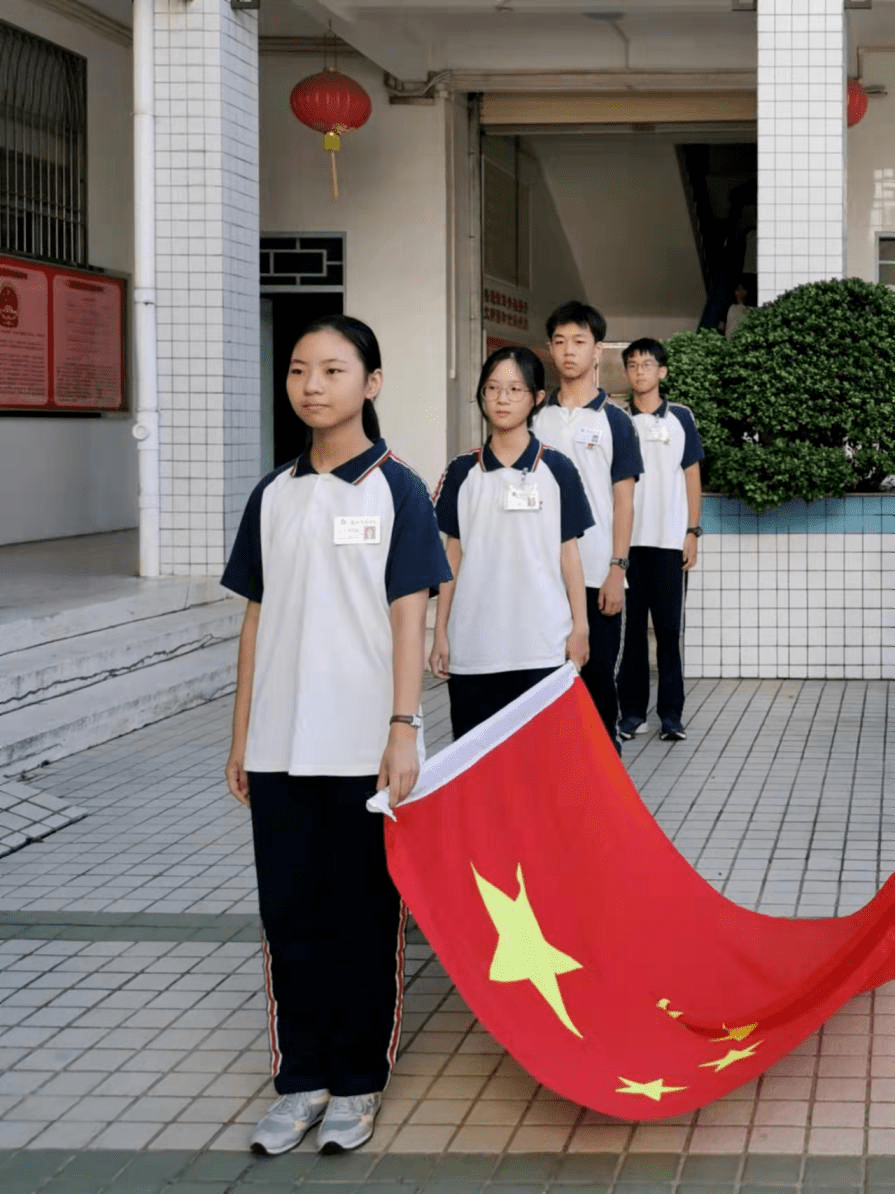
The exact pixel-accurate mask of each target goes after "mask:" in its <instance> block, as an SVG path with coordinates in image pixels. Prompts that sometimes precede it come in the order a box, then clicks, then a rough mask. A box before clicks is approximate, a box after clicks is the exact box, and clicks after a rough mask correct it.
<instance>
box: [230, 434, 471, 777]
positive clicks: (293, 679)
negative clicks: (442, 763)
mask: <svg viewBox="0 0 895 1194" xmlns="http://www.w3.org/2000/svg"><path fill="white" fill-rule="evenodd" d="M450 577H451V573H450V569H449V568H448V564H447V558H446V557H445V554H444V549H443V547H442V545H441V538H440V536H439V534H438V527H437V525H436V522H435V513H434V509H433V506H432V502H431V499H430V497H429V494H428V493H427V491H426V487H425V485H424V484H423V482H422V481H421V480H420V478H419V477H418V476H417V475H416V473H414V472H413V470H412V469H410V468H408V467H407V465H405V464H402V463H401V462H400V461H398V460H396V459H395V457H393V456H392V454H391V453H390V452H389V450H388V448H387V447H386V445H385V441H384V440H381V439H380V440H378V441H377V443H375V444H374V445H373V446H372V447H371V448H369V449H368V450H367V451H366V452H363V453H361V455H360V456H356V457H355V458H354V459H353V460H349V461H348V462H347V463H346V464H343V465H341V466H340V467H339V468H337V469H334V470H333V472H331V473H316V472H314V470H313V468H312V467H311V464H310V462H309V460H308V458H307V456H306V455H303V456H299V458H298V460H296V461H295V463H294V464H292V465H285V466H284V467H282V468H280V469H278V470H277V471H276V472H273V473H271V474H270V475H269V476H267V477H265V478H264V479H263V480H262V481H261V482H260V483H259V484H258V485H257V486H256V487H255V490H254V492H253V493H252V495H251V497H250V498H249V500H248V504H247V505H246V509H245V513H244V514H243V517H242V522H241V524H240V527H239V531H238V533H237V536H236V541H235V543H234V544H233V550H232V552H231V554H230V560H229V562H228V564H227V568H226V571H225V572H224V576H223V578H222V582H221V583H222V584H224V585H225V586H226V587H227V588H228V589H232V590H233V592H235V593H239V594H240V595H241V596H243V597H246V598H248V600H250V601H260V602H261V613H260V619H259V623H258V637H257V641H256V646H255V672H254V678H253V682H252V707H251V715H250V718H249V733H248V743H247V746H246V757H245V768H246V770H247V771H279V772H284V771H285V772H288V773H289V774H290V775H375V774H376V773H377V772H378V771H379V764H380V761H381V759H382V752H383V750H384V749H385V744H386V739H387V737H388V724H389V718H390V716H391V714H392V694H393V682H392V633H391V624H390V621H389V605H390V603H391V602H392V601H395V600H397V599H398V598H399V597H403V596H406V595H407V594H409V593H416V592H419V591H420V590H421V589H427V590H429V591H433V590H437V588H438V586H439V585H440V584H441V583H442V581H445V580H450ZM402 712H406V713H412V712H414V710H412V709H407V710H402ZM419 737H420V741H422V734H420V736H419Z"/></svg>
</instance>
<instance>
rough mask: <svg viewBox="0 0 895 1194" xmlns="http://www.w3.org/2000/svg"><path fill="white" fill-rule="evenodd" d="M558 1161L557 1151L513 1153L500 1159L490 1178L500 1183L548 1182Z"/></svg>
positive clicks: (554, 1173)
mask: <svg viewBox="0 0 895 1194" xmlns="http://www.w3.org/2000/svg"><path fill="white" fill-rule="evenodd" d="M559 1161H560V1155H559V1154H558V1153H514V1154H512V1155H510V1156H506V1157H504V1158H503V1159H502V1160H501V1162H500V1164H499V1165H498V1166H497V1169H496V1170H495V1171H494V1176H493V1177H492V1179H491V1180H492V1181H494V1182H499V1183H501V1184H504V1183H510V1184H513V1183H515V1184H519V1183H528V1182H549V1181H551V1180H552V1179H553V1178H555V1177H556V1174H557V1171H558V1169H559Z"/></svg>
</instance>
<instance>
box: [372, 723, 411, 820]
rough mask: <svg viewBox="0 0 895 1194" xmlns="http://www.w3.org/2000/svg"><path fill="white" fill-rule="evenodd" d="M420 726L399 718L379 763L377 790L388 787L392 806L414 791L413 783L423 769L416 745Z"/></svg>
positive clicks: (390, 805)
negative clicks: (414, 725) (406, 723)
mask: <svg viewBox="0 0 895 1194" xmlns="http://www.w3.org/2000/svg"><path fill="white" fill-rule="evenodd" d="M416 735H417V730H416V729H415V728H414V727H413V726H408V725H405V724H404V723H403V722H396V723H395V724H394V725H393V726H391V727H390V729H389V733H388V742H387V743H386V746H385V750H384V751H383V754H382V762H381V763H380V764H379V778H378V779H377V780H376V791H377V792H381V791H382V789H383V788H388V803H389V807H391V808H394V807H395V805H396V804H400V803H401V801H402V800H403V799H404V797H405V796H409V795H410V793H411V792H412V791H413V785H414V784H415V783H416V781H417V777H418V776H419V773H420V758H419V754H418V753H417V749H416Z"/></svg>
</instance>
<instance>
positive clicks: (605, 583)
mask: <svg viewBox="0 0 895 1194" xmlns="http://www.w3.org/2000/svg"><path fill="white" fill-rule="evenodd" d="M605 335H606V321H605V320H604V318H603V316H602V315H601V314H600V312H599V311H597V310H596V308H594V307H590V306H587V305H586V304H585V303H579V302H570V303H564V304H563V306H561V307H558V308H557V309H556V310H555V311H554V312H553V314H552V315H551V316H550V318H549V319H548V320H547V337H548V348H549V350H550V356H551V357H552V359H553V363H554V365H555V366H556V370H557V372H558V373H559V388H558V389H557V390H556V391H554V393H552V394H551V395H550V397H549V398H548V399H547V401H546V403H545V404H544V405H543V406H542V407H541V409H540V410H539V411H538V413H537V415H536V416H535V420H534V428H533V429H534V433H535V435H536V436H537V437H538V439H539V440H541V442H542V443H544V444H547V445H548V446H549V447H552V448H557V449H558V450H559V451H560V452H563V453H565V455H566V456H568V457H570V458H571V459H572V460H574V462H575V464H576V465H577V466H578V471H579V473H580V474H581V479H582V481H583V482H584V488H585V490H586V491H587V496H588V500H589V501H590V505H591V509H592V511H593V515H594V519H595V520H596V525H595V526H593V527H591V528H590V530H588V531H586V532H585V534H584V537H583V538H582V539H580V540H579V541H578V548H579V552H580V554H581V563H582V566H583V569H584V583H585V585H586V587H587V619H588V624H589V627H590V635H589V637H590V659H589V660H588V662H587V663H586V664H585V665H584V667H583V668H582V669H581V678H582V679H583V680H584V683H585V684H586V685H587V689H588V691H589V692H590V695H591V697H592V699H593V702H594V704H595V705H596V707H597V712H598V713H599V714H600V717H601V719H602V721H603V724H604V726H605V727H606V731H607V733H608V734H609V737H610V738H611V739H612V741H613V742H614V743H615V747H616V749H617V750H619V751H620V749H621V748H620V744H619V741H618V737H617V734H616V722H617V721H618V696H617V693H616V687H615V675H616V671H617V668H618V658H619V654H620V650H621V635H622V610H623V609H624V605H625V570H626V569H627V567H628V547H629V544H630V540H631V526H632V523H633V518H634V483H635V481H636V480H637V477H638V476H639V474H640V473H641V472H642V471H643V463H642V461H641V458H640V449H639V447H638V443H637V435H636V432H635V431H634V426H633V424H632V422H631V420H630V418H629V417H628V416H627V415H626V414H625V412H624V411H623V410H621V409H620V408H619V407H617V406H615V405H613V404H612V403H611V402H609V400H608V397H607V395H606V392H605V390H602V389H600V388H599V384H598V378H599V366H600V358H601V356H602V354H603V337H604V336H605Z"/></svg>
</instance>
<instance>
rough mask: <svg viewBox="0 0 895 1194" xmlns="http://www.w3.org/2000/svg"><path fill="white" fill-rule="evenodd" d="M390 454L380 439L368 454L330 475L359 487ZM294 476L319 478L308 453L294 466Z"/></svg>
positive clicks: (304, 453) (362, 453) (367, 451)
mask: <svg viewBox="0 0 895 1194" xmlns="http://www.w3.org/2000/svg"><path fill="white" fill-rule="evenodd" d="M388 454H389V452H388V448H387V447H386V446H385V440H384V439H378V440H377V441H376V443H375V444H373V445H372V447H369V448H367V450H366V452H361V454H360V456H354V457H352V459H351V460H346V461H345V463H344V464H340V465H339V467H338V468H334V469H333V470H332V472H331V473H330V474H328V475H329V476H332V477H338V478H339V480H340V481H345V482H347V484H348V485H357V483H358V481H362V480H363V479H364V477H365V476H366V475H367V473H369V472H370V470H371V469H374V468H376V466H377V465H379V464H381V463H382V462H383V460H385V458H386V457H387V456H388ZM292 476H293V477H308V476H317V470H316V469H315V468H314V467H313V465H312V464H311V458H310V456H309V454H308V453H307V452H302V454H301V456H299V457H298V459H297V460H296V462H295V464H293V466H292Z"/></svg>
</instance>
